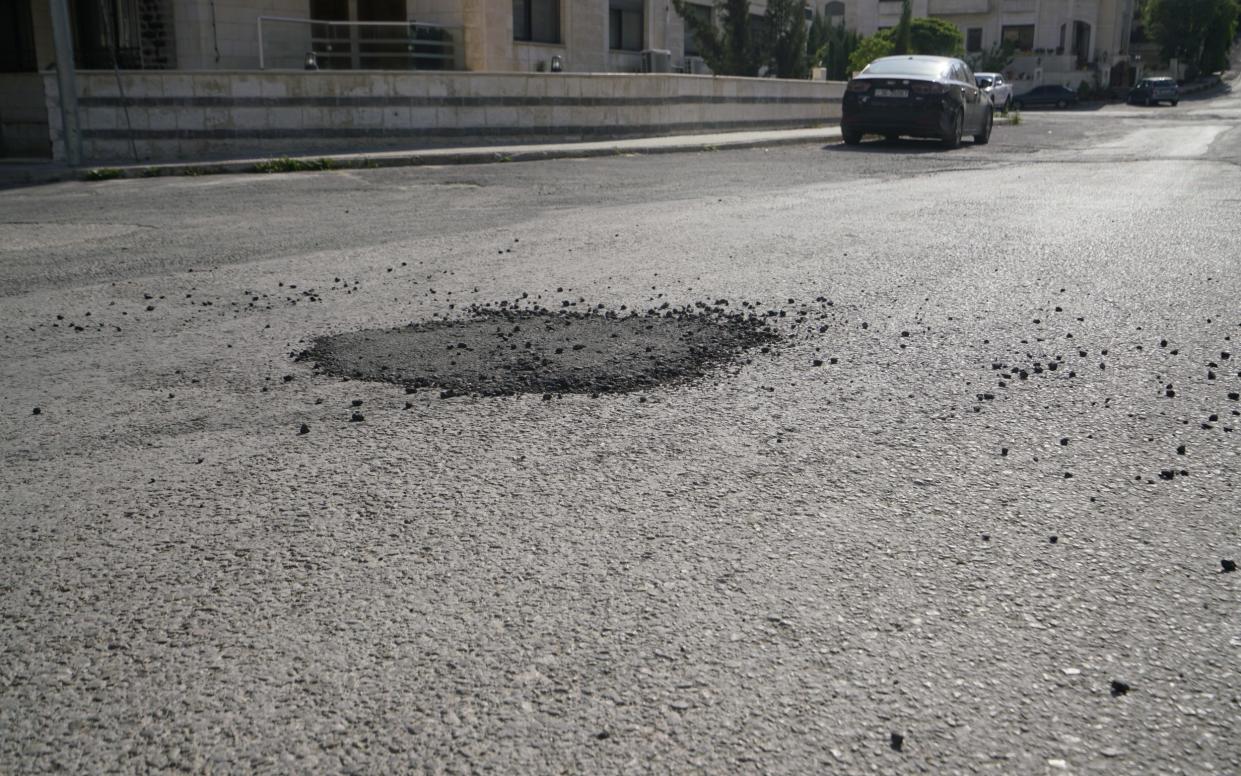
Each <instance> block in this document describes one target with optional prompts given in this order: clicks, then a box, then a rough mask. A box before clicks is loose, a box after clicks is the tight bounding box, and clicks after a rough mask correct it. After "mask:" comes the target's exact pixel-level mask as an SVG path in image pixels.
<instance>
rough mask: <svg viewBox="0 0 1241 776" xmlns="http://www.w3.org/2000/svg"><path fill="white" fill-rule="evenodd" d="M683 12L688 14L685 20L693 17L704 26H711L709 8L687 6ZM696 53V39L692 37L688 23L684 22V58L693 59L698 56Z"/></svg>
mask: <svg viewBox="0 0 1241 776" xmlns="http://www.w3.org/2000/svg"><path fill="white" fill-rule="evenodd" d="M685 10H686V11H687V12H688V13H686V18H687V19H688V18H690V17H694V18H696V19H698V21H700V22H702V23H703V24H706V25H710V24H711V6H709V5H689V6H686V8H685ZM698 52H699V49H698V37H697V36H696V35H694V33H693V30H692V29H691V28H690V25H689V22H686V23H685V56H687V57H695V56H698Z"/></svg>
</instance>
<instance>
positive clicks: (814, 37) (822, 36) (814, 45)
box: [806, 11, 832, 67]
mask: <svg viewBox="0 0 1241 776" xmlns="http://www.w3.org/2000/svg"><path fill="white" fill-rule="evenodd" d="M831 26H832V25H831V22H829V21H827V19H824V18H823V14H821V13H819V12H818V11H815V12H814V18H813V19H811V20H810V29H808V30H807V31H806V50H807V51H809V52H811V54H810V64H811V65H813V66H815V67H822V65H820V64H819V63H820V62H822V61H823V47H824V46H826V45H827V36H828V35H829V34H830V33H829V30H830V29H831Z"/></svg>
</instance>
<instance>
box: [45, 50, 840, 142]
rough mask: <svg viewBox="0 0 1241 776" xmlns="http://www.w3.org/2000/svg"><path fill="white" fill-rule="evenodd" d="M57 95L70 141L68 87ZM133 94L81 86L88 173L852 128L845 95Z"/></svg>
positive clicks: (332, 85) (228, 79)
mask: <svg viewBox="0 0 1241 776" xmlns="http://www.w3.org/2000/svg"><path fill="white" fill-rule="evenodd" d="M44 81H45V85H46V89H47V90H48V100H47V106H48V116H49V123H50V126H51V131H52V135H53V137H55V138H58V137H59V133H60V117H59V113H58V112H57V110H56V105H57V101H56V100H57V91H56V79H55V77H54V76H52V75H46V76H44ZM122 84H123V86H124V89H125V95H126V96H125V98H124V99H122V98H121V97H120V94H119V92H118V89H117V84H116V81H115V79H114V78H113V76H112V74H111V73H93V72H79V74H78V88H79V91H80V97H79V104H80V120H81V125H82V130H83V131H82V136H83V154H84V157H85V159H86V160H87V161H88V162H92V163H93V162H105V161H116V162H121V161H130V162H133V161H138V162H143V161H155V160H176V159H182V160H194V159H211V158H243V157H268V156H281V155H297V154H314V153H317V152H323V153H326V152H333V151H340V152H344V151H349V152H363V153H364V152H366V151H367V150H370V149H374V150H377V151H378V150H392V149H396V148H411V147H426V146H450V145H475V144H485V143H489V142H492V143H500V142H512V141H514V140H521V141H525V142H540V141H542V142H553V141H572V140H589V139H605V138H618V137H641V136H655V135H669V134H690V133H701V132H713V131H725V130H746V129H751V130H753V129H765V128H788V127H806V126H816V125H822V124H827V123H834V122H835V121H837V120H838V119H839V116H840V96H841V94H842V91H843V88H844V85H843V84H840V83H833V82H823V81H792V80H776V79H765V78H717V77H712V76H693V75H665V74H658V75H656V74H647V75H624V74H550V73H546V74H538V73H394V72H380V71H370V72H362V71H354V72H339V71H338V72H326V71H320V72H305V71H301V72H256V71H237V72H221V71H212V72H197V73H185V72H168V71H164V72H152V71H147V72H126V73H123V74H122ZM131 139H132V141H133V143H134V146H135V147H136V149H137V152H138V158H137V159H136V160H135V159H133V157H132V155H131V151H130V141H131ZM56 145H57V154H58V156H60V155H62V152H61V148H60V144H59V143H57V144H56Z"/></svg>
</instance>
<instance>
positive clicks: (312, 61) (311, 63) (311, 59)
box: [306, 51, 319, 70]
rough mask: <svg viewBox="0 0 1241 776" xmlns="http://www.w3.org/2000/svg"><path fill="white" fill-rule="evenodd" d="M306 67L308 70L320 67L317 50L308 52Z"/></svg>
mask: <svg viewBox="0 0 1241 776" xmlns="http://www.w3.org/2000/svg"><path fill="white" fill-rule="evenodd" d="M306 69H307V70H318V69H319V59H318V57H316V56H315V52H313V51H307V52H306Z"/></svg>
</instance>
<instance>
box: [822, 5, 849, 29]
mask: <svg viewBox="0 0 1241 776" xmlns="http://www.w3.org/2000/svg"><path fill="white" fill-rule="evenodd" d="M823 16H824V17H826V19H827V22H828V24H831V25H833V26H835V25H840V24H844V23H845V4H844V3H842V2H840V0H832V2H830V3H828V4H827V5H825V6H823Z"/></svg>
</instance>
